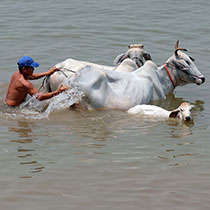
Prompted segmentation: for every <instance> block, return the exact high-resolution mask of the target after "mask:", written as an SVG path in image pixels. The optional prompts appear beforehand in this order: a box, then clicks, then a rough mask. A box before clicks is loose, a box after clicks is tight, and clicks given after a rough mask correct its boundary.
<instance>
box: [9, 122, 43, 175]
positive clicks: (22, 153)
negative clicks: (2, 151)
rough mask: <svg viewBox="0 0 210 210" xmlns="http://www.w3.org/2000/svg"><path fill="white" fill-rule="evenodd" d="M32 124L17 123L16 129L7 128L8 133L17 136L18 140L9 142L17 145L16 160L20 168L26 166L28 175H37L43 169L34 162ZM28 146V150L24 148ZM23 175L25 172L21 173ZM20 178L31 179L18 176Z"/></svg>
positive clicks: (35, 157)
mask: <svg viewBox="0 0 210 210" xmlns="http://www.w3.org/2000/svg"><path fill="white" fill-rule="evenodd" d="M34 127H35V125H34V123H32V122H27V121H17V126H16V127H9V128H8V131H9V132H13V133H15V134H17V135H18V137H19V138H17V139H12V140H10V142H12V143H16V144H17V151H18V153H19V154H18V155H17V158H18V159H19V160H20V163H19V164H20V165H21V166H27V165H28V167H29V168H27V170H29V173H38V172H41V171H43V169H44V167H43V166H42V165H41V166H40V164H39V162H38V161H37V160H36V159H37V157H38V154H37V153H36V150H35V149H34V145H33V141H34V140H35V138H34V135H33V128H34ZM26 145H28V148H26ZM23 173H25V172H23ZM20 178H32V176H29V175H26V176H25V175H23V176H20Z"/></svg>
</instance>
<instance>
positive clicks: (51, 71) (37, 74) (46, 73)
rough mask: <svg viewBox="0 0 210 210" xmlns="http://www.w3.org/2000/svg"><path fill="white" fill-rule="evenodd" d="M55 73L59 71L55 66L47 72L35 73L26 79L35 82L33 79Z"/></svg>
mask: <svg viewBox="0 0 210 210" xmlns="http://www.w3.org/2000/svg"><path fill="white" fill-rule="evenodd" d="M55 71H59V69H58V68H56V67H55V66H54V67H52V68H51V69H50V70H49V71H47V72H43V73H36V74H32V75H31V76H29V77H28V79H30V80H35V79H39V78H41V77H44V76H47V75H51V74H53V73H54V72H55Z"/></svg>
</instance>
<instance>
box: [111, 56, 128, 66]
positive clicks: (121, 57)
mask: <svg viewBox="0 0 210 210" xmlns="http://www.w3.org/2000/svg"><path fill="white" fill-rule="evenodd" d="M125 58H127V55H125V53H122V54H120V55H118V56H117V57H116V58H115V59H114V61H113V64H114V65H115V66H116V65H119V64H121V63H122V61H123V60H124V59H125Z"/></svg>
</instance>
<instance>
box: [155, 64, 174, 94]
mask: <svg viewBox="0 0 210 210" xmlns="http://www.w3.org/2000/svg"><path fill="white" fill-rule="evenodd" d="M175 72H176V71H175V67H174V66H172V65H169V64H168V63H166V64H163V65H162V66H160V67H158V70H157V73H158V75H159V79H160V81H161V84H162V85H163V90H164V93H165V95H167V94H169V93H171V92H173V90H174V89H175V88H176V86H177V79H176V77H177V76H176V74H175Z"/></svg>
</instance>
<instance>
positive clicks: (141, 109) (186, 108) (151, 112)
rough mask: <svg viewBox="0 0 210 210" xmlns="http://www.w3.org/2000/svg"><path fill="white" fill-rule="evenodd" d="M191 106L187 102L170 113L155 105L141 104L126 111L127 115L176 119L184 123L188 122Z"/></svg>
mask: <svg viewBox="0 0 210 210" xmlns="http://www.w3.org/2000/svg"><path fill="white" fill-rule="evenodd" d="M192 107H193V105H191V104H190V103H188V102H183V103H182V104H181V105H180V106H179V107H178V108H177V109H174V110H172V111H168V110H165V109H163V108H161V107H158V106H155V105H147V104H141V105H136V106H134V107H132V108H130V109H128V111H127V112H128V113H129V114H141V115H146V116H150V117H155V118H165V119H168V118H178V119H180V120H184V121H190V120H191V119H192V117H191V109H192Z"/></svg>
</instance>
